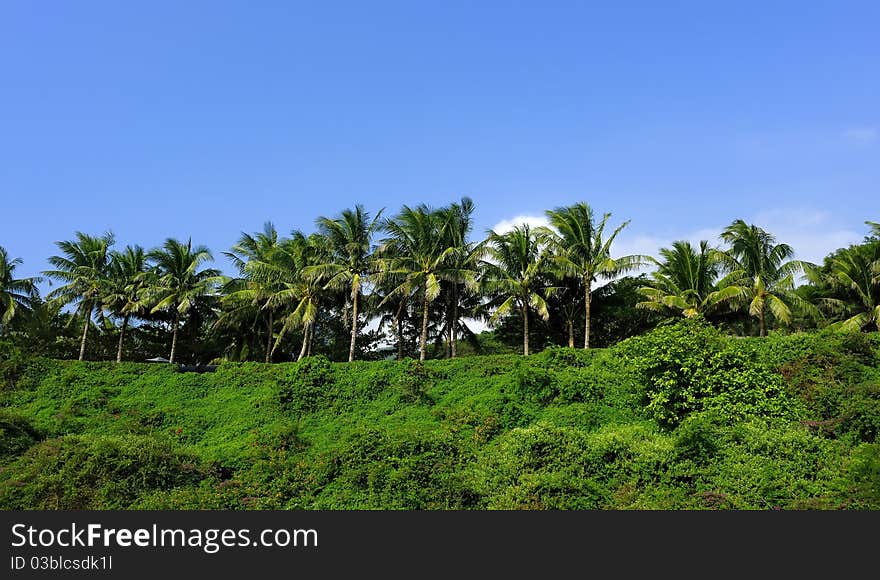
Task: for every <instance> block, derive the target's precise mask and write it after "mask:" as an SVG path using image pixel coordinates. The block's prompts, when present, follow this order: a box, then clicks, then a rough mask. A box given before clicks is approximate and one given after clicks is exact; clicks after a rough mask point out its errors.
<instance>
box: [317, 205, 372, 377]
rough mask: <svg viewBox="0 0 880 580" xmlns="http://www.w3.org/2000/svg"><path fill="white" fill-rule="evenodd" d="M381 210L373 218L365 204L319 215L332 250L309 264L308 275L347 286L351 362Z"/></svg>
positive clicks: (320, 226)
mask: <svg viewBox="0 0 880 580" xmlns="http://www.w3.org/2000/svg"><path fill="white" fill-rule="evenodd" d="M381 215H382V210H379V212H378V213H377V214H376V216H375V217H374V218H373V219H372V220H371V219H370V215H369V213H367V212H366V211H364V208H363V206H361V205H356V206H355V208H354V210H351V209H346V210H344V211H343V212H342V213H341V214H340V216H339V217H336V218H332V219H331V218H328V217H323V216H322V217H319V218H318V220H317V225H318V229H319V230H320V232H321V233H322V234H323V235H324V236H326V237H327V239H328V240H329V241H330V246H331V247H332V250H333V253H332V255H331V257H330V258H329V260H328V261H327V262H325V263H323V264H316V265H313V266H309V267H308V268H307V270H306V272H304V274H305V275H306V276H314V277H317V278H320V279H323V280H326V284H325V287H326V288H328V289H334V290H339V289H345V290H346V291H347V292H348V296H349V300H351V343H350V345H349V349H348V360H349V362H351V361H353V360H354V352H355V346H356V343H357V332H358V303H359V299H360V295H361V292H362V289H363V285H364V283H365V282H366V281H368V280H369V276H371V275H372V274H373V270H374V264H373V255H372V245H371V244H372V237H373V233H374V232H375V231H376V229H377V227H378V225H379V219H380V216H381Z"/></svg>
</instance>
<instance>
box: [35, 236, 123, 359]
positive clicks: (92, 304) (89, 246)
mask: <svg viewBox="0 0 880 580" xmlns="http://www.w3.org/2000/svg"><path fill="white" fill-rule="evenodd" d="M75 235H76V239H75V240H64V241H61V242H55V245H56V246H58V249H59V250H61V255H56V256H50V257H49V263H50V264H51V265H52V266H54V268H55V269H54V270H46V271H45V272H44V274H45V275H46V276H47V277H49V278H50V279H53V280H60V281H62V282H65V284H64V285H63V286H60V287H58V288H56V289H55V290H53V291H51V292H49V294H48V295H47V296H46V297H47V298H48V299H49V300H51V301H53V302H55V303H57V304H59V305H64V306H66V305H68V304H76V305H77V308H76V309H77V312H78V313H79V315H80V316H81V317H82V319H83V332H82V338H81V339H80V346H79V360H83V358H84V357H85V353H86V337H87V336H88V332H89V326H90V325H91V323H92V315H93V314H94V313H95V312H96V311H97V312H98V313H100V312H101V297H102V294H103V290H104V288H105V287H106V278H107V273H108V269H109V266H110V247H111V246H112V245H113V242H114V238H113V234H112V233H110V232H107V233H105V234H103V235H101V236H90V235H88V234H84V233H82V232H76V233H75Z"/></svg>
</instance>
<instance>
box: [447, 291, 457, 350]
mask: <svg viewBox="0 0 880 580" xmlns="http://www.w3.org/2000/svg"><path fill="white" fill-rule="evenodd" d="M451 331H452V332H451V333H450V335H451V336H450V337H449V342H450V345H451V348H452V358H455V357H456V356H458V332H457V331H458V284H454V285H453V286H452V328H451Z"/></svg>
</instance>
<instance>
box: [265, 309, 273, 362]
mask: <svg viewBox="0 0 880 580" xmlns="http://www.w3.org/2000/svg"><path fill="white" fill-rule="evenodd" d="M273 318H274V317H273V316H272V311H271V310H270V311H269V324H267V325H266V330H267V334H268V335H269V336H267V337H266V362H272V327H273V326H274V322H275V321H274V319H273Z"/></svg>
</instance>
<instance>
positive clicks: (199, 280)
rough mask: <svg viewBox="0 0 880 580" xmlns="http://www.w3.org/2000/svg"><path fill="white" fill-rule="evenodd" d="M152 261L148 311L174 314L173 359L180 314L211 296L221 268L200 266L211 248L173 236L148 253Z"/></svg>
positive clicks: (170, 358)
mask: <svg viewBox="0 0 880 580" xmlns="http://www.w3.org/2000/svg"><path fill="white" fill-rule="evenodd" d="M148 258H149V259H150V260H151V261H152V263H153V265H154V268H155V269H154V275H153V279H152V284H151V286H150V288H149V289H148V291H147V296H149V299H150V301H151V303H152V304H153V307H152V309H151V312H154V313H155V312H159V311H167V312H171V313H172V314H173V323H172V339H171V356H170V357H169V360H170V362H172V363H173V362H174V357H175V354H176V351H177V334H178V329H179V327H180V321H181V317H182V316H184V315H186V313H187V312H189V310H190V309H191V308H192V307H193V306H194V305H195V304H196V303H197V302H199V301H201V300H203V299H204V298H206V297H209V296H213V295H214V294H215V292H216V289H217V286H218V285H219V284H220V283H221V282H222V281H223V280H222V277H221V276H220V272H219V271H218V270H215V269H213V268H204V269H201V270H200V269H199V268H200V267H201V266H202V265H203V264H204V263H206V262H209V261H212V260H213V257H212V256H211V252H210V251H209V250H208V248H206V247H205V246H196V247H195V248H194V247H193V245H192V240H191V239H188V240H187V241H186V243H183V242H180V241H179V240H176V239H174V238H168V239H167V240H165V243H164V244H163V246H162V248H159V249H155V250H153V251H151V252H150V253H149V254H148Z"/></svg>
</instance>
